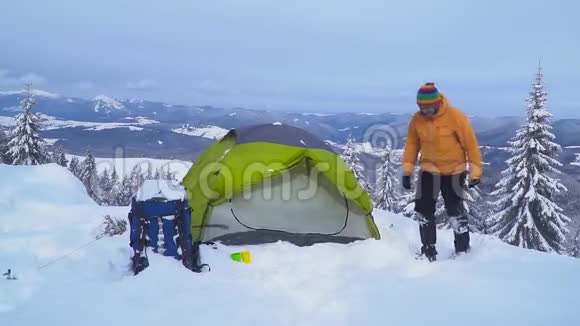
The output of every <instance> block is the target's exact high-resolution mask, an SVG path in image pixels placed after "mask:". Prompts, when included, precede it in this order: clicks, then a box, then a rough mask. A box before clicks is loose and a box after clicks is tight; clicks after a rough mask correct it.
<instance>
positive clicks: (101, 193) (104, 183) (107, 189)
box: [97, 169, 113, 206]
mask: <svg viewBox="0 0 580 326" xmlns="http://www.w3.org/2000/svg"><path fill="white" fill-rule="evenodd" d="M112 191H113V186H112V184H111V178H110V177H109V171H108V170H107V169H105V170H103V172H102V173H101V174H100V175H99V183H98V193H97V198H98V199H99V201H98V202H99V204H100V205H105V206H110V205H111V202H112V198H111V197H112V196H111V195H112Z"/></svg>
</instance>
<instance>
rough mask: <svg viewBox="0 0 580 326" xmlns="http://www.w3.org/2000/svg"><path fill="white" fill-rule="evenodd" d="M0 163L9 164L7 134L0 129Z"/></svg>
mask: <svg viewBox="0 0 580 326" xmlns="http://www.w3.org/2000/svg"><path fill="white" fill-rule="evenodd" d="M0 164H10V159H9V155H8V136H7V135H6V134H5V133H4V131H2V130H0Z"/></svg>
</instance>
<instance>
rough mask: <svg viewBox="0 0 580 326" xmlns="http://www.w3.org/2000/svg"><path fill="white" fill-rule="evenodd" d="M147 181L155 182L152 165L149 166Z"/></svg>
mask: <svg viewBox="0 0 580 326" xmlns="http://www.w3.org/2000/svg"><path fill="white" fill-rule="evenodd" d="M145 180H153V166H152V165H151V163H148V164H147V175H146V176H145Z"/></svg>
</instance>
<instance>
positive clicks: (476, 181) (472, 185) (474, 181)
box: [469, 179, 481, 189]
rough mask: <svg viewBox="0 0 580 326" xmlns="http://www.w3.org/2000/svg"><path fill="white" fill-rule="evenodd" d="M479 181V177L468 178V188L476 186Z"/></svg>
mask: <svg viewBox="0 0 580 326" xmlns="http://www.w3.org/2000/svg"><path fill="white" fill-rule="evenodd" d="M480 182H481V181H480V180H479V179H471V180H469V189H471V188H473V187H475V186H477V185H478V184H479V183H480Z"/></svg>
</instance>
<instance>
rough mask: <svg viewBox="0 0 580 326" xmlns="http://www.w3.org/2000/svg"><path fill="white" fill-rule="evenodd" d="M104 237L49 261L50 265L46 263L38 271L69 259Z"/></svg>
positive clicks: (99, 237)
mask: <svg viewBox="0 0 580 326" xmlns="http://www.w3.org/2000/svg"><path fill="white" fill-rule="evenodd" d="M103 237H104V235H100V236H98V237H96V238H95V239H94V240H91V241H89V242H87V243H85V244H83V245H81V246H79V247H77V248H75V249H73V250H72V251H70V252H68V253H66V254H64V255H62V256H60V257H58V258H56V259H53V260H51V261H49V262H48V263H46V264H44V265H40V266H38V268H37V269H39V270H40V269H43V268H45V267H48V266H50V265H52V264H54V263H56V262H58V261H60V260H63V259H65V258H67V257H69V256H70V255H72V254H74V253H75V252H77V251H79V250H81V249H83V248H85V247H88V246H90V245H91V244H93V243H95V242H97V241H99V240H101V239H102V238H103Z"/></svg>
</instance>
